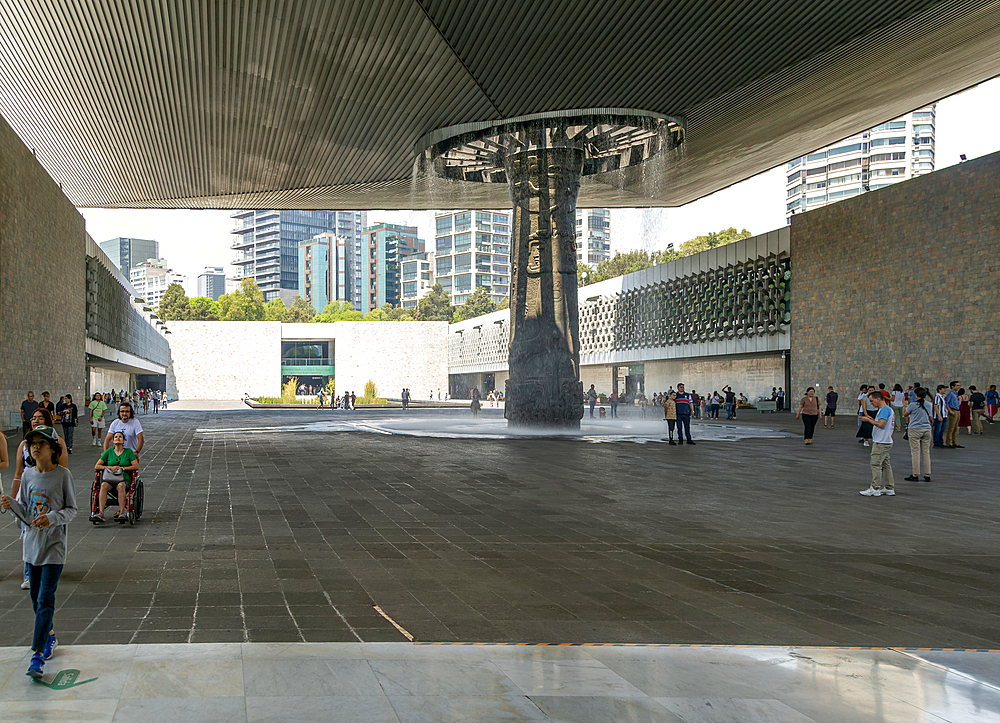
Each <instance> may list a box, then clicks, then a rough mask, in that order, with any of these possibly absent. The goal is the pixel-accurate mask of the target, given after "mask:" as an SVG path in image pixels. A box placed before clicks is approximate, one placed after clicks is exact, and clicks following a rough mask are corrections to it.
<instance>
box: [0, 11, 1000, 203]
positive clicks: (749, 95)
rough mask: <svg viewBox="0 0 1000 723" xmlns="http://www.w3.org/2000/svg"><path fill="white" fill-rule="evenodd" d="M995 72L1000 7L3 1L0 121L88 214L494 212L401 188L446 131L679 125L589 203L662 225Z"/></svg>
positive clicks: (434, 192)
mask: <svg viewBox="0 0 1000 723" xmlns="http://www.w3.org/2000/svg"><path fill="white" fill-rule="evenodd" d="M997 73H1000V0H937V1H934V0H905V1H904V0H823V1H822V2H820V1H815V2H802V0H798V2H791V1H790V0H731V1H730V2H724V3H723V2H704V1H702V0H673V2H670V3H650V2H643V1H642V0H615V2H608V1H607V0H492V1H491V2H469V1H468V0H419V1H418V0H244V1H242V2H237V1H236V0H131V1H130V2H120V1H118V0H88V1H87V2H78V3H76V2H74V3H67V2H64V1H63V0H0V115H2V116H3V117H4V118H5V119H6V120H7V121H8V122H9V123H10V125H11V126H12V127H13V128H14V130H15V131H16V132H17V133H18V135H19V136H20V137H21V138H22V140H24V142H25V144H26V145H28V146H29V147H32V148H35V149H37V155H38V158H39V160H40V161H41V163H42V164H43V165H44V166H45V167H46V169H47V170H48V171H49V172H50V174H51V175H52V176H53V178H55V179H56V180H57V181H59V182H60V183H62V184H63V187H64V189H65V191H66V193H67V195H68V196H69V197H70V199H71V200H72V201H73V202H74V203H76V204H78V205H82V206H121V207H207V208H337V207H340V208H344V207H347V208H386V207H396V208H420V207H431V208H434V207H441V208H444V207H449V206H456V205H457V206H468V205H469V204H473V203H475V204H480V205H486V206H497V205H505V204H506V203H507V199H506V192H505V190H504V189H503V188H488V189H483V188H471V189H470V188H465V187H453V186H451V185H449V184H446V183H437V184H430V185H422V184H419V183H418V184H412V183H411V182H410V172H411V168H412V162H413V155H412V153H413V151H412V148H413V144H414V142H415V141H416V140H417V139H418V138H419V137H421V136H423V135H424V134H425V133H427V132H429V131H432V130H434V129H436V128H441V127H445V126H453V125H458V124H462V123H469V122H474V121H483V120H490V119H497V118H501V117H510V116H518V115H526V114H530V113H538V112H545V111H554V110H562V109H567V108H586V107H623V108H637V109H642V110H647V111H655V112H660V113H665V114H668V115H681V116H684V117H686V118H687V119H688V135H687V141H686V143H685V147H684V152H683V154H682V155H681V156H680V157H679V158H678V159H676V162H675V163H673V164H669V165H668V166H664V167H662V168H660V169H659V170H657V171H656V172H657V173H659V174H660V175H659V177H658V178H656V179H653V181H652V182H651V181H650V179H649V178H646V177H644V176H643V174H642V173H634V174H632V175H629V176H627V177H622V178H618V177H616V178H592V179H587V180H585V182H584V183H583V185H582V187H581V202H582V203H590V204H591V205H597V204H601V205H609V206H617V205H673V204H676V203H681V202H686V201H689V200H693V199H694V198H697V197H699V196H701V195H704V194H706V193H710V192H711V191H714V190H717V189H718V188H720V187H723V186H726V185H729V184H730V183H734V182H736V181H739V180H742V179H743V178H745V177H747V176H749V175H752V174H753V173H756V172H759V171H761V170H765V169H766V168H768V167H771V166H773V165H776V164H777V163H780V162H782V161H784V160H787V159H788V158H792V157H795V156H797V155H800V154H801V153H803V152H808V151H809V150H811V149H812V148H815V147H817V146H821V145H824V144H825V143H828V142H831V141H833V140H836V139H837V138H838V137H842V136H845V135H848V134H850V133H852V132H855V131H857V130H860V129H862V128H865V127H867V126H869V125H875V124H876V123H878V122H880V121H881V120H885V119H886V118H888V117H893V116H894V115H898V114H900V113H902V112H905V111H906V110H909V109H911V108H913V107H916V106H919V105H922V104H924V103H926V102H928V101H932V100H935V99H937V98H939V97H941V96H943V95H946V94H948V93H950V92H954V91H955V90H958V89H961V88H964V87H967V86H968V85H970V84H973V83H975V82H978V81H981V80H984V79H985V78H987V77H991V76H992V75H996V74H997Z"/></svg>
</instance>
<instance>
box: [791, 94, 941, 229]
mask: <svg viewBox="0 0 1000 723" xmlns="http://www.w3.org/2000/svg"><path fill="white" fill-rule="evenodd" d="M935 112H936V111H935V106H934V105H929V106H926V107H924V108H920V109H919V110H915V111H913V112H912V113H907V114H906V115H905V116H903V117H902V118H897V119H895V120H892V121H888V122H886V123H883V124H882V125H879V126H876V127H875V128H872V129H871V130H867V131H865V132H864V133H858V134H857V135H853V136H851V137H850V138H845V139H844V140H842V141H840V142H839V143H835V144H834V145H832V146H828V147H826V148H823V149H821V150H818V151H816V152H815V153H810V154H809V155H808V156H805V157H804V158H796V159H795V160H794V161H792V162H791V163H789V164H788V166H787V167H786V168H785V183H786V185H785V216H786V218H790V217H791V216H793V215H794V214H796V213H802V212H803V211H811V210H812V209H814V208H820V207H821V206H825V205H827V204H828V203H834V202H835V201H839V200H841V199H842V198H850V197H851V196H857V195H858V194H861V193H865V192H866V191H875V190H877V189H879V188H884V187H885V186H891V185H892V184H894V183H899V182H900V181H905V180H907V179H909V178H914V177H916V176H921V175H923V174H925V173H930V172H931V171H933V170H934V121H935Z"/></svg>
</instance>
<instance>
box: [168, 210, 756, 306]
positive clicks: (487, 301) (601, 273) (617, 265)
mask: <svg viewBox="0 0 1000 723" xmlns="http://www.w3.org/2000/svg"><path fill="white" fill-rule="evenodd" d="M751 235H752V234H751V233H750V232H749V231H747V230H746V229H743V230H742V231H737V230H736V229H735V228H732V227H730V228H727V229H723V230H722V231H718V232H712V233H709V234H706V235H704V236H695V237H694V238H693V239H689V240H687V241H685V242H684V243H682V244H681V246H680V249H678V250H677V251H674V250H672V249H667V250H666V251H653V252H652V253H650V252H648V251H643V250H640V251H628V252H626V253H620V252H619V253H616V254H615V255H614V257H612V258H611V259H608V260H607V261H602V262H601V263H600V264H598V265H597V267H596V268H595V267H592V266H588V265H587V264H580V265H579V266H578V267H577V271H576V274H577V283H578V284H579V285H580V286H589V285H590V284H596V283H597V282H598V281H605V280H607V279H613V278H615V277H616V276H624V275H625V274H630V273H632V272H634V271H642V270H643V269H648V268H649V267H651V266H656V265H657V264H663V263H666V262H668V261H673V260H675V259H679V258H682V257H684V256H691V255H693V254H697V253H701V252H702V251H707V250H708V249H712V248H716V247H718V246H725V245H726V244H731V243H734V242H736V241H739V240H741V239H745V238H750V237H751ZM509 306H510V300H509V299H504V300H503V301H502V302H500V304H497V303H496V302H494V301H493V300H492V299H491V298H490V296H489V294H487V293H486V291H485V290H484V289H476V290H475V291H474V292H473V293H472V294H470V295H469V297H468V299H467V300H466V302H465V303H464V304H461V305H460V306H452V304H451V297H450V296H449V295H448V293H447V292H445V290H444V289H443V288H442V287H441V284H434V287H433V288H432V289H431V291H430V293H429V294H428V295H427V296H425V297H424V298H422V299H420V301H418V302H417V308H416V309H403V308H401V307H398V306H393V305H392V304H385V305H384V306H382V307H381V308H380V309H372V310H371V311H369V312H368V313H367V314H362V313H361V312H360V311H358V310H357V309H355V308H354V305H353V304H351V303H350V302H348V301H334V302H331V303H329V304H327V305H326V306H325V307H324V308H323V310H322V311H321V312H319V313H316V310H315V309H314V308H313V306H312V304H310V303H309V302H308V301H306V300H305V299H303V298H302V297H301V296H296V297H295V299H294V300H293V302H292V305H291V307H288V306H285V302H283V301H282V300H281V299H271V301H268V302H265V301H264V292H262V291H261V290H260V287H259V286H257V282H256V281H255V280H254V279H252V278H247V279H243V281H242V282H241V283H240V287H239V288H238V289H236V290H235V291H233V292H232V293H231V294H223V295H222V296H220V297H219V300H218V301H212V300H211V299H209V298H206V297H204V296H196V297H194V298H192V299H189V298H188V297H187V295H186V294H185V293H184V287H182V286H181V285H180V284H171V285H170V286H169V287H167V291H166V293H165V294H164V295H163V299H162V300H161V301H160V309H159V315H160V318H161V319H163V320H164V321H283V322H285V323H291V322H318V323H329V322H333V321H417V320H419V321H448V322H455V321H464V320H466V319H472V318H474V317H476V316H481V315H483V314H489V313H490V312H493V311H496V310H497V309H506V308H508V307H509Z"/></svg>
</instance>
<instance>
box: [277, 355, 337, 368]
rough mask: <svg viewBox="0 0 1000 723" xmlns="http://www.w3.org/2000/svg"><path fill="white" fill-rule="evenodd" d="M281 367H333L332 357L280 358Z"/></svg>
mask: <svg viewBox="0 0 1000 723" xmlns="http://www.w3.org/2000/svg"><path fill="white" fill-rule="evenodd" d="M281 366H283V367H329V366H333V358H332V357H320V356H313V357H291V356H283V357H281Z"/></svg>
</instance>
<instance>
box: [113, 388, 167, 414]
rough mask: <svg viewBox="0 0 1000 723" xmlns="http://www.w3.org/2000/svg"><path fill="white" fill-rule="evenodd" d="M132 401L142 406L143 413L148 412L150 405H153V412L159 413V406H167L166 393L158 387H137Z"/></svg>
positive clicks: (164, 407)
mask: <svg viewBox="0 0 1000 723" xmlns="http://www.w3.org/2000/svg"><path fill="white" fill-rule="evenodd" d="M123 398H126V397H123ZM116 401H121V400H120V399H119V400H116ZM134 401H135V402H136V406H141V407H142V413H143V414H149V407H150V406H152V407H153V414H159V413H160V408H163V409H166V408H167V393H166V392H163V391H161V390H159V389H138V390H136V392H135V400H134Z"/></svg>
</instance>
